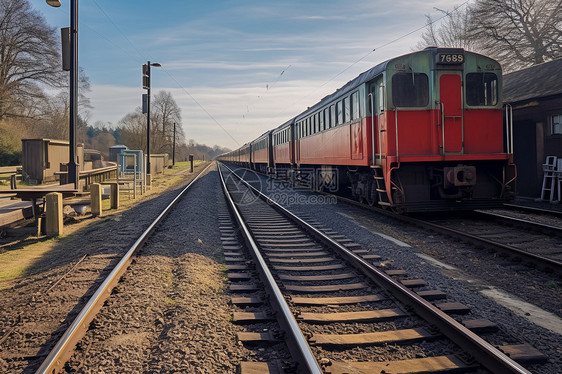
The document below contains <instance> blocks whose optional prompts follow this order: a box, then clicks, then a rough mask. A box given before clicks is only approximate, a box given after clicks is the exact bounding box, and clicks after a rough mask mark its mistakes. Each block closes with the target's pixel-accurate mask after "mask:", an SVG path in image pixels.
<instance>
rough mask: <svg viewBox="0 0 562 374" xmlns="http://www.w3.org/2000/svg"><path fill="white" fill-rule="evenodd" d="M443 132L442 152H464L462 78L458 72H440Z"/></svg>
mask: <svg viewBox="0 0 562 374" xmlns="http://www.w3.org/2000/svg"><path fill="white" fill-rule="evenodd" d="M439 87H440V90H439V91H440V95H439V96H440V97H439V101H440V103H441V108H440V112H441V124H442V128H441V131H442V134H441V137H440V138H441V139H440V141H439V142H440V146H441V147H440V148H441V154H443V155H450V154H462V153H463V151H464V129H463V126H464V124H463V99H462V78H461V75H460V74H457V73H441V74H439Z"/></svg>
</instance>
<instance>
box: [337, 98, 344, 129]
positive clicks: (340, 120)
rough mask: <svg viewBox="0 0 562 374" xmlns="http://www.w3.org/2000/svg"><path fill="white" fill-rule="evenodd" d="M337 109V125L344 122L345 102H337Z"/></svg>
mask: <svg viewBox="0 0 562 374" xmlns="http://www.w3.org/2000/svg"><path fill="white" fill-rule="evenodd" d="M336 111H337V112H338V113H337V116H338V117H337V118H338V120H337V122H336V126H338V125H341V124H342V123H343V102H342V101H339V102H337V103H336Z"/></svg>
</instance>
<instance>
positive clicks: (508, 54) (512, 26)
mask: <svg viewBox="0 0 562 374" xmlns="http://www.w3.org/2000/svg"><path fill="white" fill-rule="evenodd" d="M438 10H439V11H440V12H442V13H443V16H442V17H440V18H442V19H443V21H442V22H440V23H439V25H440V26H436V25H437V22H435V21H436V20H434V19H432V18H431V17H430V16H429V15H428V16H426V17H427V28H426V30H425V32H424V33H423V35H422V40H421V41H420V42H419V43H418V44H417V45H416V47H417V49H420V48H424V47H427V46H430V45H435V46H441V47H458V48H464V49H467V50H470V51H473V52H479V53H482V54H484V55H487V56H490V57H493V58H495V59H496V60H498V61H499V62H500V63H501V65H502V67H503V70H504V72H511V71H516V70H521V69H523V68H526V67H529V66H533V65H537V64H541V63H543V62H547V61H551V60H555V59H559V58H561V57H562V0H476V1H474V2H471V3H469V4H468V5H467V6H466V7H461V8H457V9H453V10H450V11H449V10H442V9H438Z"/></svg>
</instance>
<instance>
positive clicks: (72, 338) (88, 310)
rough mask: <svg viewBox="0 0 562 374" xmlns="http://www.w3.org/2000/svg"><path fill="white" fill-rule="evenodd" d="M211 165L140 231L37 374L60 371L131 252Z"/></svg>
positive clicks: (125, 266) (127, 263) (101, 304)
mask: <svg viewBox="0 0 562 374" xmlns="http://www.w3.org/2000/svg"><path fill="white" fill-rule="evenodd" d="M211 165H213V163H210V164H209V165H207V167H205V169H203V170H202V171H201V172H200V173H199V174H197V176H196V177H195V178H194V179H193V180H192V181H191V182H190V183H189V184H188V185H187V186H186V187H185V188H184V189H183V190H182V191H181V192H180V193H179V194H178V195H177V196H176V197H175V198H174V200H172V202H171V203H170V204H168V206H167V207H166V208H165V209H164V210H163V211H162V213H160V215H159V216H158V217H157V218H156V219H155V220H154V222H152V224H151V225H150V226H149V227H148V228H147V229H146V230H145V231H144V232H143V233H142V235H141V236H140V237H139V238H138V239H137V241H136V242H135V243H134V244H133V245H132V246H131V248H130V249H129V250H128V251H127V253H125V255H124V256H123V258H121V260H120V261H119V263H118V264H117V265H116V266H115V267H114V268H113V270H112V271H111V273H110V274H109V275H108V276H107V277H106V278H105V280H104V281H103V283H102V284H101V285H100V286H99V287H98V289H97V290H96V292H95V293H94V294H93V295H92V297H90V299H89V300H88V302H87V303H86V305H85V306H84V308H82V310H81V311H80V313H79V314H78V316H77V317H76V318H75V319H74V321H73V322H72V324H71V325H70V326H69V327H68V328H67V329H66V331H65V332H64V334H63V335H62V337H61V338H60V339H59V341H58V342H57V344H56V345H55V346H54V348H53V349H52V350H51V351H50V352H49V354H48V355H47V357H46V358H45V360H44V361H43V363H42V364H41V366H40V367H39V368H38V369H37V371H36V373H37V374H46V373H48V374H54V373H58V372H61V371H62V369H63V367H64V364H65V363H66V361H68V359H69V358H70V357H71V355H72V352H73V351H74V347H75V346H76V344H77V343H78V342H79V341H80V339H82V337H83V336H84V335H85V334H86V332H87V331H88V327H89V325H90V323H91V322H92V320H93V319H94V317H95V316H96V314H97V313H98V312H99V310H100V309H101V308H102V306H103V302H104V301H105V300H106V299H107V298H108V297H109V296H110V294H111V291H112V290H113V288H114V287H115V285H116V284H117V282H118V281H119V279H120V278H121V277H122V276H123V274H124V273H125V271H126V270H127V267H128V266H129V263H130V262H131V260H132V256H133V254H134V253H135V252H136V251H137V250H138V249H139V248H140V247H141V246H142V245H143V244H144V243H145V242H146V240H147V239H148V238H149V237H150V235H152V233H153V232H154V230H155V229H156V227H157V226H158V224H160V222H162V220H163V219H164V218H165V217H166V216H167V215H168V214H169V213H170V211H171V210H172V208H173V207H174V206H175V205H176V204H177V203H178V202H179V200H180V199H181V198H182V197H183V195H184V194H185V193H186V192H187V190H189V188H190V187H191V186H192V185H193V183H195V181H197V180H198V179H199V178H200V177H201V176H202V175H203V173H204V172H205V171H207V169H209V168H210V167H211Z"/></svg>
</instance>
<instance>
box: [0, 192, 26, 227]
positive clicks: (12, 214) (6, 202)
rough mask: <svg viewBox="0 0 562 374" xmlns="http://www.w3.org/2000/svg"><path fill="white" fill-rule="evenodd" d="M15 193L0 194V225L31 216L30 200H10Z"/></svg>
mask: <svg viewBox="0 0 562 374" xmlns="http://www.w3.org/2000/svg"><path fill="white" fill-rule="evenodd" d="M15 196H16V195H15V194H13V195H4V196H1V195H0V227H2V226H7V225H10V224H12V223H14V222H17V221H20V220H22V219H30V218H33V204H32V203H31V202H30V201H21V200H20V199H17V200H12V197H15Z"/></svg>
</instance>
